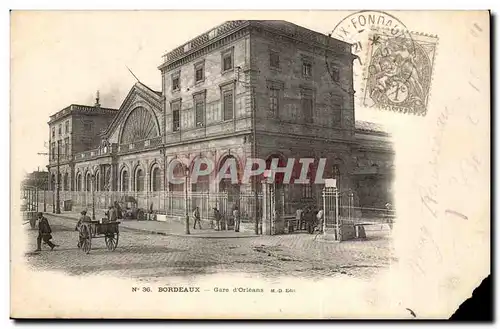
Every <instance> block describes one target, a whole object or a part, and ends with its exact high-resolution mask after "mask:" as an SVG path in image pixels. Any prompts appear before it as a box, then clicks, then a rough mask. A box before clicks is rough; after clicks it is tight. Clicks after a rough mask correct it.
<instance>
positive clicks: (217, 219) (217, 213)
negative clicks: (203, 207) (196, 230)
mask: <svg viewBox="0 0 500 329" xmlns="http://www.w3.org/2000/svg"><path fill="white" fill-rule="evenodd" d="M214 218H215V230H216V231H220V220H221V214H220V211H219V209H217V207H214Z"/></svg>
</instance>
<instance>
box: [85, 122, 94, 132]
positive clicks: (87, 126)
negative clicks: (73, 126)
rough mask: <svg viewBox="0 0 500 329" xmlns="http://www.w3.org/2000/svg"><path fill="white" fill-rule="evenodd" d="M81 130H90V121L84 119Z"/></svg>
mask: <svg viewBox="0 0 500 329" xmlns="http://www.w3.org/2000/svg"><path fill="white" fill-rule="evenodd" d="M83 130H85V131H86V132H90V131H92V121H85V122H84V123H83Z"/></svg>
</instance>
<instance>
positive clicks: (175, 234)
mask: <svg viewBox="0 0 500 329" xmlns="http://www.w3.org/2000/svg"><path fill="white" fill-rule="evenodd" d="M46 215H47V216H52V217H57V218H64V219H69V220H72V221H74V222H78V219H75V218H73V217H70V216H65V215H64V214H53V213H50V214H49V213H46ZM122 223H123V222H122ZM122 227H123V229H125V230H129V231H135V232H141V233H148V234H157V235H163V236H176V237H183V238H195V239H196V238H198V239H244V238H255V237H259V236H260V235H256V234H252V235H242V236H200V235H191V234H182V233H170V232H159V231H154V230H150V229H142V228H136V227H127V226H122Z"/></svg>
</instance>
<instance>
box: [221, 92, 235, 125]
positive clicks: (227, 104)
mask: <svg viewBox="0 0 500 329" xmlns="http://www.w3.org/2000/svg"><path fill="white" fill-rule="evenodd" d="M222 99H223V111H224V121H226V120H231V119H233V117H234V100H233V91H232V90H226V91H224V92H223V93H222Z"/></svg>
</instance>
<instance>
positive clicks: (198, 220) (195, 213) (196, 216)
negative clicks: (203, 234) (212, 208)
mask: <svg viewBox="0 0 500 329" xmlns="http://www.w3.org/2000/svg"><path fill="white" fill-rule="evenodd" d="M193 218H194V225H193V230H195V229H196V223H198V226H199V227H200V230H201V218H200V209H199V208H198V207H196V208H194V211H193Z"/></svg>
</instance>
